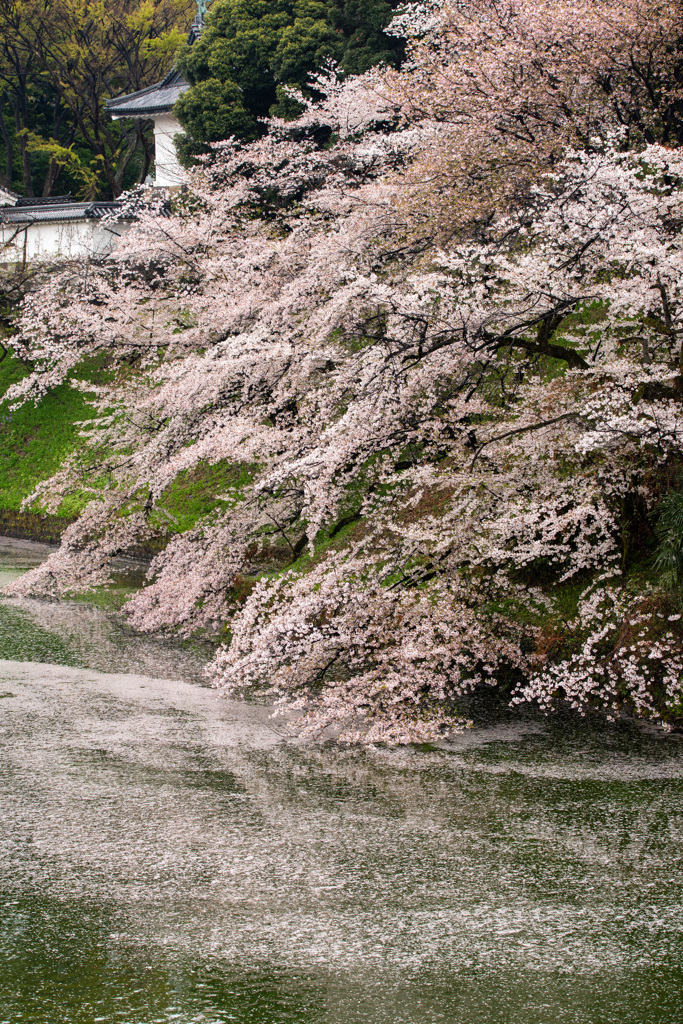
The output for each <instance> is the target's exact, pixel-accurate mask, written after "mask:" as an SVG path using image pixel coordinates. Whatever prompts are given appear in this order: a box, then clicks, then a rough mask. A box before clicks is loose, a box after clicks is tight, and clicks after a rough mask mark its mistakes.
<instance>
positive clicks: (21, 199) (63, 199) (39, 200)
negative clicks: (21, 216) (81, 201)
mask: <svg viewBox="0 0 683 1024" xmlns="http://www.w3.org/2000/svg"><path fill="white" fill-rule="evenodd" d="M70 202H71V193H70V192H69V194H68V195H66V196H17V201H16V203H15V204H14V205H15V206H56V205H57V204H59V203H70Z"/></svg>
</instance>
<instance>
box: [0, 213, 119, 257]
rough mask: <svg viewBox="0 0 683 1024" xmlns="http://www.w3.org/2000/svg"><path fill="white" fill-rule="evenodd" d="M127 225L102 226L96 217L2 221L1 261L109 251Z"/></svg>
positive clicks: (0, 227)
mask: <svg viewBox="0 0 683 1024" xmlns="http://www.w3.org/2000/svg"><path fill="white" fill-rule="evenodd" d="M124 230H125V225H123V224H117V225H112V226H111V227H109V228H105V227H103V226H102V225H101V224H100V222H99V221H97V220H85V219H83V220H76V221H50V222H49V223H39V224H27V225H22V224H0V263H15V262H17V261H20V262H21V261H23V260H24V259H26V260H30V259H35V258H39V257H41V256H67V257H68V256H86V255H97V254H101V253H105V252H109V251H110V250H111V249H113V248H114V246H115V245H116V241H117V239H118V237H119V235H120V234H121V233H122V231H124Z"/></svg>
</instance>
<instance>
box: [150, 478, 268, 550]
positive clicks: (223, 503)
mask: <svg viewBox="0 0 683 1024" xmlns="http://www.w3.org/2000/svg"><path fill="white" fill-rule="evenodd" d="M253 475H254V473H253V467H250V466H245V465H240V464H235V463H234V462H227V461H226V460H222V461H221V462H217V463H215V464H214V465H210V464H209V463H208V462H200V463H199V464H198V465H197V466H195V467H194V468H193V469H189V470H186V471H184V472H183V473H179V474H178V476H177V477H176V479H175V480H174V481H173V483H172V484H170V485H169V486H168V487H167V488H166V490H165V491H164V493H163V494H162V496H161V498H160V500H159V501H158V502H157V507H158V508H159V509H160V510H162V514H161V515H160V516H159V519H158V521H159V525H160V526H162V527H163V528H164V529H165V530H167V531H168V532H169V533H185V532H186V531H187V530H191V529H192V527H193V526H194V525H195V524H196V523H197V522H199V520H200V519H203V518H204V517H205V516H208V515H210V513H211V512H213V511H214V510H215V509H225V508H227V507H228V506H229V505H230V503H231V501H232V500H233V495H234V497H235V498H237V497H239V495H240V493H241V491H242V489H243V488H244V487H245V486H246V485H247V484H248V483H249V482H250V480H251V479H252V478H253ZM163 512H166V513H168V516H169V517H170V518H167V517H166V516H164V515H163Z"/></svg>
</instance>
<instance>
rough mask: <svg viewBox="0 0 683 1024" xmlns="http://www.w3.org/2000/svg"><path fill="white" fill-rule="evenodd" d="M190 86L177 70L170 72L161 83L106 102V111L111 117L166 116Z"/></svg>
mask: <svg viewBox="0 0 683 1024" xmlns="http://www.w3.org/2000/svg"><path fill="white" fill-rule="evenodd" d="M189 88H190V86H189V85H188V84H187V82H186V81H185V79H184V78H183V76H182V74H181V73H180V71H178V69H177V68H173V70H172V71H170V72H169V73H168V74H167V75H166V78H164V80H163V82H159V84H158V85H150V86H148V87H147V88H146V89H140V91H139V92H131V93H130V94H129V95H128V96H117V97H116V99H113V100H107V110H108V111H109V113H110V114H111V116H112V117H149V115H150V114H166V113H169V112H170V111H171V110H172V109H173V105H174V103H175V101H176V100H177V99H178V97H179V96H182V94H183V93H184V92H186V91H187V90H188V89H189Z"/></svg>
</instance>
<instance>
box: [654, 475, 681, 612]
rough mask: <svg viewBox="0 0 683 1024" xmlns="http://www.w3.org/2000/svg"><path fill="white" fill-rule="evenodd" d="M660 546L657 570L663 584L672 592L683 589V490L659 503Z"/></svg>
mask: <svg viewBox="0 0 683 1024" xmlns="http://www.w3.org/2000/svg"><path fill="white" fill-rule="evenodd" d="M655 533H656V536H657V539H658V541H659V547H658V548H657V552H656V554H655V563H654V564H655V571H656V572H657V574H658V576H659V581H660V583H661V584H662V586H664V587H666V589H667V590H670V591H672V592H675V593H678V594H680V593H681V590H683V492H681V491H672V492H671V493H670V494H668V495H667V496H666V497H665V498H664V499H663V500H662V502H661V503H660V505H659V519H658V520H657V525H656V527H655Z"/></svg>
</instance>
